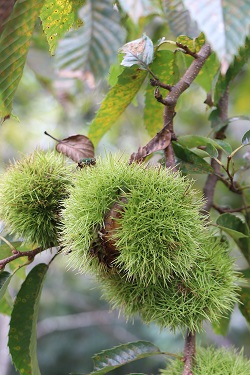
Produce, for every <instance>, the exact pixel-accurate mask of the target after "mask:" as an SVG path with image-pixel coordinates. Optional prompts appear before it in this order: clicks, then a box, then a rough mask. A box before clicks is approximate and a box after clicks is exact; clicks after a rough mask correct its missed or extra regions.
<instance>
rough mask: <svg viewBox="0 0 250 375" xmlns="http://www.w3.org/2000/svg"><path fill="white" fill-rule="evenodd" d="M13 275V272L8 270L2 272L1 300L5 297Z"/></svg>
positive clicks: (0, 275)
mask: <svg viewBox="0 0 250 375" xmlns="http://www.w3.org/2000/svg"><path fill="white" fill-rule="evenodd" d="M12 276H13V274H11V273H9V272H7V271H2V272H0V300H1V299H2V298H3V296H4V294H5V292H6V290H7V288H8V285H9V283H10V280H11V278H12Z"/></svg>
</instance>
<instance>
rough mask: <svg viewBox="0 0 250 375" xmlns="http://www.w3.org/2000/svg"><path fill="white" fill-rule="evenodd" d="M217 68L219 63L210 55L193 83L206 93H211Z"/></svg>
mask: <svg viewBox="0 0 250 375" xmlns="http://www.w3.org/2000/svg"><path fill="white" fill-rule="evenodd" d="M219 67H220V64H219V61H218V59H217V58H216V55H215V53H212V54H211V55H210V56H209V57H208V59H207V60H206V62H205V64H204V65H203V67H202V69H201V71H200V72H199V74H198V76H197V77H196V78H195V82H196V83H198V84H199V85H200V86H201V87H202V88H203V89H204V90H205V91H206V92H209V91H211V89H212V85H213V81H214V77H215V75H216V73H217V72H218V70H219Z"/></svg>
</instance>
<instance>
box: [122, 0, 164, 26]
mask: <svg viewBox="0 0 250 375" xmlns="http://www.w3.org/2000/svg"><path fill="white" fill-rule="evenodd" d="M119 4H120V6H121V7H122V9H123V10H124V12H126V13H127V14H128V15H129V17H130V18H131V19H132V20H133V22H134V23H135V24H137V23H138V20H139V19H140V18H141V17H146V16H148V15H149V14H156V13H157V11H158V12H159V11H160V10H159V9H158V10H157V9H156V7H155V4H154V5H153V4H152V1H150V0H137V1H134V0H119Z"/></svg>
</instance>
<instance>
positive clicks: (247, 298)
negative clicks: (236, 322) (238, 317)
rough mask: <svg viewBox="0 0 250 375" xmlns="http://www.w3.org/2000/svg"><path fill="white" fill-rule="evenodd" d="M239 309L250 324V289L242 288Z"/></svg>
mask: <svg viewBox="0 0 250 375" xmlns="http://www.w3.org/2000/svg"><path fill="white" fill-rule="evenodd" d="M240 302H241V303H239V309H240V311H241V313H242V315H243V316H244V317H245V319H246V320H247V322H248V323H250V288H246V287H242V289H241V292H240Z"/></svg>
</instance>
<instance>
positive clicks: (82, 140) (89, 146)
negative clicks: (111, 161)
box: [44, 131, 95, 163]
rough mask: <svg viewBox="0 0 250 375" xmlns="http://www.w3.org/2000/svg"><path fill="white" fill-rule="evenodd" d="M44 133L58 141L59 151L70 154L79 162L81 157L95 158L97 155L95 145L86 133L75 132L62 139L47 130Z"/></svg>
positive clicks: (71, 157) (70, 156)
mask: <svg viewBox="0 0 250 375" xmlns="http://www.w3.org/2000/svg"><path fill="white" fill-rule="evenodd" d="M44 133H45V134H46V135H48V136H49V137H51V138H52V139H54V140H55V141H57V142H58V144H57V145H56V150H57V151H58V152H61V153H62V154H64V155H66V156H68V158H70V159H72V160H73V161H75V162H76V163H79V162H80V160H81V159H84V158H94V156H95V151H94V145H93V143H92V142H91V140H90V139H89V138H88V137H86V136H85V135H81V134H75V135H71V136H70V137H67V138H64V139H62V140H61V141H60V140H58V139H56V138H54V137H53V136H51V135H50V134H49V133H47V132H46V131H45V132H44Z"/></svg>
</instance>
